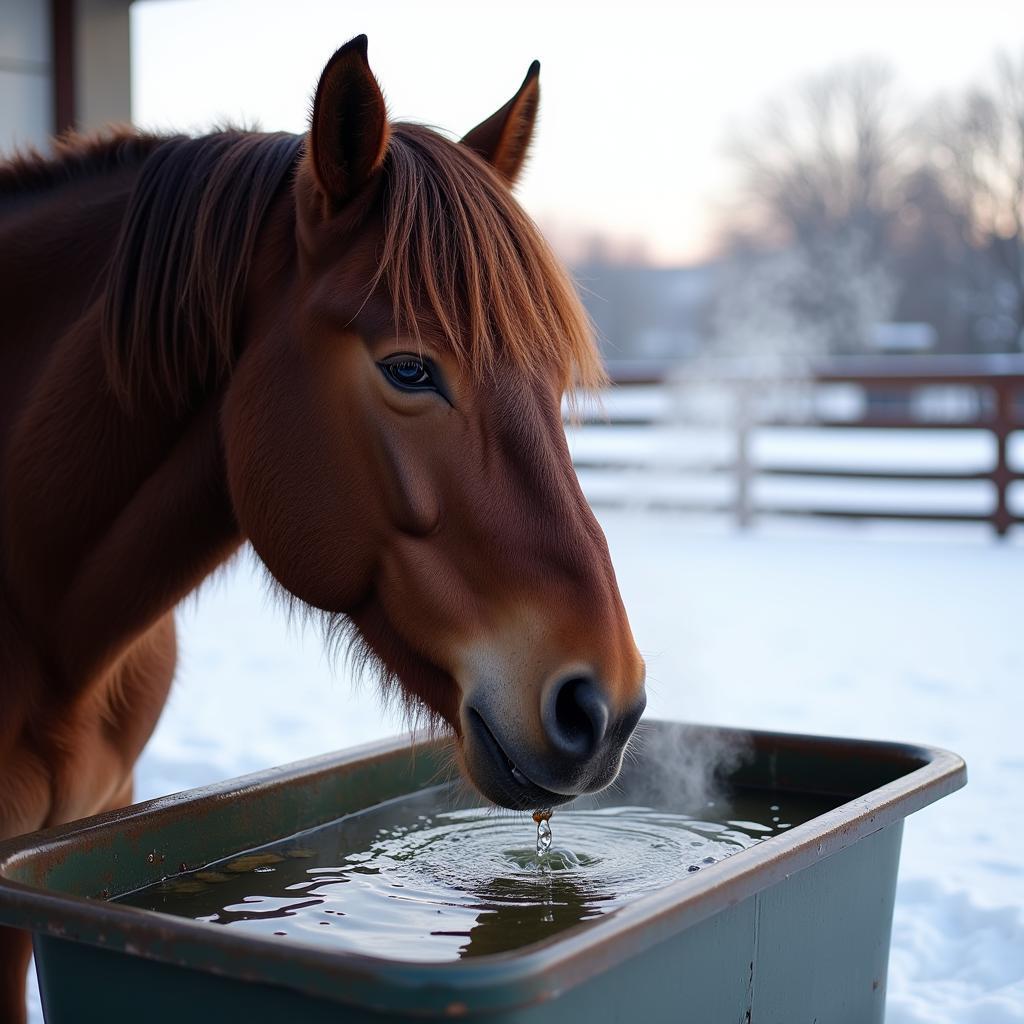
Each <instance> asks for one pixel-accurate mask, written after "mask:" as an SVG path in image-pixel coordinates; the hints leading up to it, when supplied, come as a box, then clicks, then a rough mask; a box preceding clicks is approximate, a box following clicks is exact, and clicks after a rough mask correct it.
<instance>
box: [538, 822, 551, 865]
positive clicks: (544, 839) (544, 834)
mask: <svg viewBox="0 0 1024 1024" xmlns="http://www.w3.org/2000/svg"><path fill="white" fill-rule="evenodd" d="M548 814H549V815H550V814H551V812H550V811H548ZM550 849H551V823H550V822H549V821H548V819H547V818H541V819H540V820H539V821H538V822H537V855H538V856H539V857H543V856H544V855H545V854H546V853H547V852H548V850H550Z"/></svg>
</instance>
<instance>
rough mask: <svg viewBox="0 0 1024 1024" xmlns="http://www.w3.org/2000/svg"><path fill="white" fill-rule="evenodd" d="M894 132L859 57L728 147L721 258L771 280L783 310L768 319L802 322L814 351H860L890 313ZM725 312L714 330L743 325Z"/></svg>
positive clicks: (896, 194)
mask: <svg viewBox="0 0 1024 1024" xmlns="http://www.w3.org/2000/svg"><path fill="white" fill-rule="evenodd" d="M904 137H905V127H904V121H903V119H902V118H901V117H900V115H899V112H898V105H897V103H896V98H895V94H894V79H893V75H892V73H891V71H890V70H889V68H888V67H887V66H885V65H883V64H880V63H877V62H873V61H861V62H859V63H856V64H853V65H848V66H846V67H841V68H837V69H834V70H831V71H829V72H827V73H825V74H822V75H818V76H817V77H814V78H811V79H808V80H807V81H805V82H803V83H801V84H800V85H798V86H797V87H796V88H794V89H793V90H792V91H790V92H788V93H786V94H784V95H782V96H780V97H778V98H776V99H774V100H772V101H770V102H769V103H768V104H767V105H766V106H765V108H764V110H763V111H762V113H761V115H760V116H759V117H758V118H757V120H756V121H755V122H754V123H753V124H752V125H751V126H748V128H747V129H746V130H745V131H743V132H742V133H741V134H739V135H738V136H737V137H735V138H734V139H733V141H732V143H731V145H730V147H729V152H730V155H731V156H732V158H733V159H734V161H735V162H736V164H737V165H738V168H739V177H740V202H739V204H738V205H737V206H736V207H735V208H734V209H733V211H732V215H731V216H730V217H729V221H728V225H727V232H728V238H727V242H726V244H725V246H724V248H725V253H726V257H727V258H731V259H733V260H734V261H735V260H739V261H740V262H741V263H745V264H746V265H747V268H748V271H749V272H751V273H754V274H756V275H757V277H758V279H759V280H772V281H774V282H775V285H774V287H773V289H772V291H773V294H774V297H775V301H776V303H780V304H783V305H784V306H785V308H786V316H784V317H781V318H780V317H775V320H776V321H777V322H788V319H792V318H795V320H797V321H799V322H800V323H802V324H803V325H804V326H805V328H806V327H807V326H808V325H809V326H810V327H811V328H812V329H813V332H814V335H815V337H816V338H817V339H818V344H819V348H820V350H821V351H849V350H855V349H858V348H860V347H862V345H863V344H864V342H865V341H866V339H867V336H868V334H869V333H870V330H871V327H872V325H873V324H874V323H875V322H877V321H878V320H884V319H887V318H888V316H889V315H890V312H891V309H892V306H893V302H894V300H895V294H894V289H893V288H892V275H891V269H890V263H891V242H892V234H893V226H894V223H895V218H896V214H897V211H898V209H899V206H900V203H901V197H902V190H903V185H904V181H905V178H906V170H905V167H904V159H903V157H904V151H905V145H904ZM771 260H775V261H777V265H776V266H775V267H774V268H772V269H771V270H769V271H767V272H766V271H765V269H764V267H763V266H760V267H759V266H758V265H759V264H762V265H763V264H764V262H765V261H771ZM757 292H759V289H755V293H757ZM733 299H735V294H734V296H733ZM722 300H723V301H724V302H726V303H729V302H730V301H732V300H730V299H729V297H727V296H723V297H722ZM736 312H737V311H736V310H735V309H733V310H730V311H728V315H726V316H725V318H724V321H723V318H721V317H720V318H719V323H720V324H721V323H723V322H728V323H736V322H738V321H739V322H749V320H750V317H749V316H747V315H745V314H741V315H740V316H739V317H737V316H736ZM754 313H755V314H756V311H754ZM768 342H770V339H766V343H768ZM804 347H806V346H804Z"/></svg>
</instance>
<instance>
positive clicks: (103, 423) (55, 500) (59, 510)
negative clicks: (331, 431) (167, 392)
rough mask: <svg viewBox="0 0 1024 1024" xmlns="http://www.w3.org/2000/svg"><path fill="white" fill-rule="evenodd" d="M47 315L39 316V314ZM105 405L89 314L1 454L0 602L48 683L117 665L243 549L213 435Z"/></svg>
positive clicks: (200, 426) (53, 356) (150, 409)
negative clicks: (17, 622) (17, 621)
mask: <svg viewBox="0 0 1024 1024" xmlns="http://www.w3.org/2000/svg"><path fill="white" fill-rule="evenodd" d="M41 315H42V314H41ZM222 393H223V392H222V390H221V391H218V392H216V393H211V394H209V395H208V396H206V397H205V400H200V401H197V402H193V403H192V405H191V407H190V409H191V411H189V412H188V413H173V412H171V411H170V409H171V406H170V405H169V404H167V403H163V404H161V403H138V404H137V407H136V408H135V410H134V411H133V413H132V414H131V415H128V414H127V413H126V412H125V411H124V410H123V409H122V408H121V407H120V406H119V404H118V402H117V400H116V399H115V398H114V396H113V395H112V394H111V390H110V388H109V386H108V385H107V382H106V379H105V371H104V363H103V359H102V357H101V354H100V351H99V325H98V311H97V307H95V306H94V307H93V308H91V309H90V310H89V311H88V312H87V313H86V314H85V315H84V316H82V317H81V318H80V319H79V320H78V321H77V322H75V323H74V324H73V326H72V327H71V328H70V329H69V330H66V331H64V332H63V334H62V335H61V336H60V338H59V340H58V341H57V342H56V343H55V344H52V345H51V346H50V350H49V351H48V353H47V354H46V357H45V362H44V366H43V368H42V370H41V371H40V372H39V373H37V374H36V375H35V380H34V385H33V387H32V389H31V392H30V394H29V396H28V399H27V401H22V403H21V410H20V415H19V417H18V421H17V424H16V427H15V429H14V431H13V434H12V436H11V437H10V438H8V439H5V440H7V442H8V443H7V447H6V452H5V455H4V459H3V464H2V465H0V469H2V471H3V474H4V475H3V481H4V485H5V486H4V487H3V488H0V489H2V490H4V491H5V492H6V493H5V506H6V507H5V509H4V514H5V520H4V521H3V525H2V527H0V541H2V547H3V549H4V552H5V558H4V562H5V565H4V566H3V571H4V576H5V577H6V578H5V579H4V580H3V585H4V589H5V590H6V591H7V594H8V597H9V599H13V602H14V604H15V605H16V607H17V608H18V610H19V613H20V615H21V616H22V617H23V619H24V623H23V625H24V628H25V631H26V632H27V634H28V636H29V643H31V644H32V645H33V646H34V647H35V648H36V649H37V650H38V651H39V652H42V653H41V658H42V659H43V660H44V662H45V663H46V665H47V667H48V669H49V673H48V674H51V675H54V676H57V677H58V679H55V680H54V683H55V684H57V683H60V684H63V685H65V686H66V687H67V688H68V689H69V690H71V691H73V690H76V689H77V688H79V687H81V686H84V685H86V684H87V683H88V682H89V680H90V679H93V678H95V677H96V676H97V674H98V673H101V672H102V671H103V670H104V669H105V667H107V666H109V665H110V664H112V663H113V662H114V661H115V660H116V659H117V658H118V657H119V656H120V654H121V653H122V652H123V651H124V650H126V649H127V647H128V646H129V645H130V644H131V643H132V642H133V640H134V639H136V638H137V637H138V636H139V635H141V634H142V633H143V632H145V631H146V630H147V629H148V628H149V627H150V626H151V625H152V624H154V623H155V622H156V621H158V620H159V619H160V618H161V617H162V616H163V615H165V614H166V613H167V611H169V610H170V609H171V608H173V606H174V605H175V604H176V603H177V602H178V601H179V600H180V599H181V598H182V597H183V596H185V595H186V594H188V593H189V592H190V591H191V590H193V589H194V588H195V587H196V586H197V585H198V584H199V583H200V582H201V581H202V580H203V579H204V578H205V577H206V576H207V575H208V574H209V573H210V572H212V571H213V570H214V569H215V568H216V567H217V566H218V565H219V564H220V563H222V562H223V561H224V560H225V559H226V558H227V557H229V556H230V554H231V553H232V552H233V551H234V550H235V549H236V548H237V546H238V544H239V543H240V540H241V538H240V536H239V531H238V526H237V524H236V522H235V519H234V514H233V511H232V507H231V501H230V497H229V495H228V493H227V485H226V479H225V470H224V465H223V454H222V446H221V439H220V432H219V424H218V414H219V409H220V402H221V398H222Z"/></svg>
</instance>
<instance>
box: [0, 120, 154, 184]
mask: <svg viewBox="0 0 1024 1024" xmlns="http://www.w3.org/2000/svg"><path fill="white" fill-rule="evenodd" d="M164 141H166V140H165V139H164V138H162V137H161V136H158V135H148V134H145V133H143V132H137V131H135V130H134V129H131V128H124V129H119V130H116V131H112V132H110V133H108V134H106V135H77V134H75V133H69V134H67V135H61V136H58V137H57V138H56V139H54V140H53V142H52V143H51V146H50V152H49V153H45V154H44V153H40V152H39V151H38V150H36V149H32V148H25V149H23V150H22V151H21V152H18V153H15V154H14V155H13V156H11V157H10V158H8V159H6V160H4V161H2V162H0V197H4V198H5V199H6V198H11V197H15V196H22V195H25V194H31V193H35V192H42V191H45V190H48V189H52V188H55V187H57V186H59V185H63V184H65V183H67V182H71V181H77V180H79V179H82V178H89V177H92V176H95V175H101V174H109V173H110V172H112V171H116V170H119V169H120V168H122V167H131V166H135V165H137V164H139V163H141V162H142V161H143V160H145V159H146V157H147V156H149V154H150V153H152V152H153V150H154V149H155V148H156V147H157V146H158V145H160V144H161V143H163V142H164Z"/></svg>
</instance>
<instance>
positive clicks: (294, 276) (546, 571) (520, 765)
mask: <svg viewBox="0 0 1024 1024" xmlns="http://www.w3.org/2000/svg"><path fill="white" fill-rule="evenodd" d="M537 73H538V67H537V65H536V64H535V65H534V66H533V67H532V68H531V69H530V72H529V74H528V75H527V77H526V80H525V81H524V83H523V85H522V87H521V88H520V90H519V91H518V93H516V95H515V96H514V97H513V98H512V99H511V100H510V101H509V102H508V103H507V104H506V105H505V106H504V107H502V108H501V109H500V110H499V111H497V113H495V114H494V115H493V116H492V117H490V118H488V119H487V120H486V121H484V122H483V123H482V124H481V125H479V126H478V127H477V128H475V129H474V130H473V131H471V132H470V133H469V134H468V135H467V136H466V138H465V139H463V140H462V143H461V144H458V143H454V142H451V141H448V140H447V139H445V138H443V137H442V136H440V135H438V134H436V133H434V132H432V131H430V130H428V129H426V128H424V127H421V126H417V125H412V124H398V123H389V121H388V118H387V115H386V111H385V107H384V101H383V98H382V96H381V92H380V89H379V87H378V85H377V82H376V80H375V79H374V77H373V75H372V73H371V71H370V69H369V66H368V64H367V61H366V39H365V37H363V36H361V37H359V38H357V39H354V40H352V41H351V42H350V43H348V44H347V45H345V46H344V47H342V48H341V49H340V50H339V51H338V52H337V53H336V54H335V55H334V57H333V58H332V59H331V61H330V63H329V64H328V65H327V67H326V69H325V71H324V73H323V76H322V78H321V80H320V83H319V86H318V89H317V93H316V99H315V102H314V107H313V113H312V120H311V126H310V131H309V133H308V135H306V136H290V135H264V134H255V133H242V132H219V133H216V134H213V135H210V136H207V137H205V138H197V139H192V138H185V137H170V138H165V137H152V136H145V135H139V134H132V133H122V134H119V135H116V136H114V137H109V138H106V139H104V140H82V139H77V138H70V139H65V140H63V141H60V142H58V143H57V144H56V155H55V156H54V157H53V158H51V159H47V160H43V159H41V158H38V157H26V158H21V159H17V160H14V161H13V162H11V163H9V164H7V165H6V166H3V167H0V211H2V214H3V216H2V218H0V292H2V309H3V321H2V322H3V331H2V334H0V439H2V447H0V488H2V490H0V494H2V509H0V511H2V519H0V698H2V708H3V711H2V718H0V765H2V769H3V776H2V778H3V784H2V786H0V837H9V836H12V835H16V834H19V833H22V832H27V831H30V830H33V829H38V828H41V827H43V826H48V825H54V824H57V823H60V822H65V821H68V820H71V819H73V818H77V817H80V816H82V815H86V814H92V813H94V812H98V811H101V810H104V809H106V808H112V807H117V806H120V805H122V804H124V803H126V802H128V801H130V800H131V794H132V766H133V764H134V762H135V760H136V758H137V757H138V755H139V752H140V751H141V750H142V747H143V745H144V744H145V743H146V740H147V739H148V737H149V735H150V733H151V731H152V729H153V727H154V725H155V723H156V720H157V718H158V716H159V714H160V710H161V708H162V706H163V704H164V700H165V698H166V696H167V691H168V688H169V686H170V683H171V677H172V675H173V672H174V665H175V637H174V620H173V609H174V607H175V605H176V604H177V603H178V602H179V601H180V600H181V599H182V598H183V597H184V596H185V595H186V594H188V593H189V592H190V591H192V590H193V589H195V588H196V587H197V586H198V585H199V584H200V583H201V582H202V580H203V579H204V578H205V577H207V576H208V575H209V574H210V573H211V572H213V570H214V569H216V568H217V567H218V566H219V565H221V564H222V563H223V562H224V561H225V560H226V559H228V558H229V557H230V556H231V555H232V553H233V552H235V551H236V549H237V548H238V547H239V545H240V544H242V543H243V541H246V540H247V541H248V542H250V543H251V544H252V546H253V547H254V548H255V550H256V552H257V553H258V554H259V556H260V558H261V559H262V560H263V562H264V563H265V565H266V567H267V569H268V570H269V573H270V574H271V575H272V577H273V578H274V579H275V580H276V581H277V583H278V584H279V585H280V586H281V587H282V588H283V589H284V590H285V591H286V592H287V593H288V594H289V595H293V596H294V598H295V599H296V600H298V601H300V602H302V603H303V604H304V605H308V606H310V607H311V608H313V609H316V610H319V611H320V612H322V613H323V614H324V616H325V617H326V619H327V621H328V623H329V624H330V625H331V626H332V628H333V627H334V626H336V625H338V624H347V625H343V628H346V629H351V630H352V631H353V632H354V634H355V635H356V637H357V638H358V643H359V644H360V645H361V646H362V649H363V650H364V651H365V652H367V653H368V656H370V657H372V659H373V660H374V661H375V662H376V663H378V664H379V665H380V666H381V669H382V675H383V677H384V679H385V682H386V683H389V684H391V685H392V686H393V687H395V688H399V689H400V692H401V694H402V695H403V696H404V697H405V698H406V699H407V700H408V701H410V702H411V703H412V704H414V705H416V706H420V707H422V708H425V709H427V711H428V712H429V713H430V714H432V715H434V716H436V717H437V719H438V721H441V722H443V723H445V724H446V725H447V726H448V727H449V728H450V730H451V732H452V733H453V735H454V746H455V748H456V750H457V757H458V759H459V762H460V764H461V766H462V768H463V770H464V773H465V775H466V777H467V778H468V779H469V780H470V781H471V782H472V783H473V784H474V785H475V786H476V787H477V788H478V789H479V790H480V792H481V793H482V794H484V796H485V797H487V798H489V799H490V800H492V801H494V802H496V803H498V804H502V805H505V806H507V807H513V808H532V807H538V806H548V805H552V804H558V803H561V802H564V801H566V800H569V799H571V798H572V797H573V796H574V795H576V794H579V793H583V792H590V791H593V790H596V789H599V788H601V787H603V786H605V785H607V784H608V783H609V782H610V781H611V780H612V779H613V778H614V776H615V774H616V772H617V771H618V768H619V765H620V762H621V759H622V755H623V750H624V747H625V744H626V742H627V740H628V738H629V736H630V734H631V732H632V730H633V727H634V725H635V724H636V721H637V719H638V718H639V715H640V713H641V710H642V708H643V704H644V688H643V676H644V671H643V663H642V661H641V659H640V657H639V655H638V653H637V650H636V647H635V645H634V643H633V639H632V636H631V634H630V630H629V625H628V623H627V621H626V616H625V614H624V611H623V608H622V603H621V600H620V597H619V593H618V589H617V586H616V582H615V576H614V574H613V571H612V566H611V563H610V560H609V556H608V551H607V547H606V544H605V540H604V537H603V535H602V533H601V530H600V528H599V526H598V524H597V522H596V520H595V519H594V516H593V515H592V513H591V511H590V509H589V508H588V506H587V503H586V501H585V500H584V498H583V495H582V494H581V492H580V489H579V486H578V483H577V481H576V477H575V474H574V472H573V467H572V464H571V461H570V458H569V453H568V450H567V446H566V442H565V437H564V433H563V430H562V423H561V401H562V397H563V394H564V392H565V391H566V389H567V388H570V387H572V386H576V385H582V386H592V385H596V384H598V383H599V382H600V379H601V370H600V364H599V361H598V358H597V356H596V353H595V350H594V347H593V342H592V340H591V337H590V333H589V330H588V325H587V322H586V318H585V316H584V314H583V312H582V310H581V307H580V305H579V303H578V300H577V298H576V296H575V293H574V291H573V289H572V286H571V284H570V283H569V281H568V279H567V277H566V276H565V274H564V272H563V271H562V270H561V269H560V267H559V266H558V264H557V263H556V261H555V259H554V257H553V256H552V255H551V253H550V251H549V250H548V248H547V247H546V245H545V244H544V242H543V241H542V239H541V238H540V236H539V234H538V233H537V230H536V228H535V227H534V226H533V224H532V223H531V221H530V220H529V218H528V217H527V216H526V215H525V214H524V213H523V211H522V210H521V208H520V207H519V206H518V204H517V203H516V202H515V200H514V199H513V198H512V194H511V191H510V185H511V184H512V183H513V182H514V180H515V178H516V176H517V173H518V172H519V170H520V168H521V167H522V165H523V161H524V159H525V157H526V152H527V148H528V145H529V142H530V137H531V133H532V128H533V122H534V117H535V114H536V110H537V101H538V95H539V89H538V78H537ZM0 933H2V934H0V989H2V994H0V1017H2V1019H3V1020H5V1021H8V1020H17V1019H18V1018H19V1017H20V1015H21V1013H22V1009H21V1006H22V986H23V981H24V973H25V970H24V969H25V964H26V961H27V958H28V944H27V940H26V939H25V938H24V937H23V936H21V935H20V934H16V933H12V932H10V931H8V932H3V929H0Z"/></svg>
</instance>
